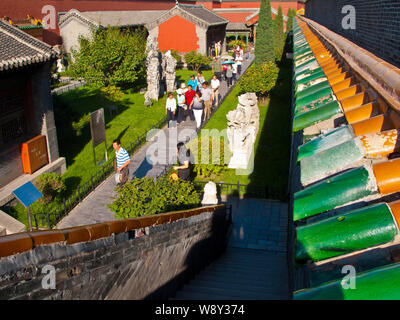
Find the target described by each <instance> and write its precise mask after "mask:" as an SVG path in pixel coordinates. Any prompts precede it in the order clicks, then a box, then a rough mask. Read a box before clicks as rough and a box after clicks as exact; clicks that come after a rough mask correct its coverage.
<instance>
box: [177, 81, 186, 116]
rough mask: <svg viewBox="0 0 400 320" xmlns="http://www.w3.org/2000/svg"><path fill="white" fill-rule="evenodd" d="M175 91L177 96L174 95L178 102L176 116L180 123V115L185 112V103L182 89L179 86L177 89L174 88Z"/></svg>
mask: <svg viewBox="0 0 400 320" xmlns="http://www.w3.org/2000/svg"><path fill="white" fill-rule="evenodd" d="M176 93H177V94H178V96H177V97H176V99H177V104H178V108H177V111H178V117H177V118H178V123H180V121H179V119H180V120H182V116H183V115H184V114H185V113H186V110H187V105H186V99H185V95H184V94H183V90H182V89H181V88H179V89H178V90H176ZM175 118H176V117H175Z"/></svg>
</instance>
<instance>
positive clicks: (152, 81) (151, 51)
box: [145, 37, 162, 105]
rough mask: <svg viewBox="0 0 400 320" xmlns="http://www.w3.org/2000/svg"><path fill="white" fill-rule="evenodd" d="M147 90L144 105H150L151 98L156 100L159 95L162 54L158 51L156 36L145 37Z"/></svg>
mask: <svg viewBox="0 0 400 320" xmlns="http://www.w3.org/2000/svg"><path fill="white" fill-rule="evenodd" d="M146 52H147V57H146V67H147V92H146V93H145V105H151V100H158V98H159V97H160V82H161V76H162V68H161V62H162V56H161V53H160V52H159V51H158V42H157V40H156V38H151V37H148V39H147V48H146Z"/></svg>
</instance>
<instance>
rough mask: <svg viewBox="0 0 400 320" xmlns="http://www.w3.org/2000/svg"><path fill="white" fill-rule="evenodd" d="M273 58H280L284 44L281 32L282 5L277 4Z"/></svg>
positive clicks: (283, 34)
mask: <svg viewBox="0 0 400 320" xmlns="http://www.w3.org/2000/svg"><path fill="white" fill-rule="evenodd" d="M274 25H275V30H274V31H275V58H276V60H280V59H281V57H282V54H283V48H284V46H285V33H284V32H283V13H282V7H281V6H279V9H278V14H277V15H276V17H275V23H274Z"/></svg>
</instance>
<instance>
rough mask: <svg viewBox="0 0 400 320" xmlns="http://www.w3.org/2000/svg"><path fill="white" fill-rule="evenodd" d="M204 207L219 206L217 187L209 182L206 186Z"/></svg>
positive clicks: (202, 202)
mask: <svg viewBox="0 0 400 320" xmlns="http://www.w3.org/2000/svg"><path fill="white" fill-rule="evenodd" d="M201 204H202V205H212V204H218V198H217V185H216V184H215V183H214V182H212V181H209V182H208V183H207V184H206V185H205V186H204V196H203V200H202V201H201Z"/></svg>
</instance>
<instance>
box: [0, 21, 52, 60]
mask: <svg viewBox="0 0 400 320" xmlns="http://www.w3.org/2000/svg"><path fill="white" fill-rule="evenodd" d="M14 28H15V27H14ZM15 29H16V30H18V31H20V30H19V29H18V28H15ZM0 32H3V33H5V34H6V35H8V36H9V37H11V38H13V39H14V40H17V41H19V42H23V43H24V45H26V46H28V47H30V48H31V49H33V50H35V51H38V52H39V53H40V54H43V55H47V54H50V53H49V52H46V51H44V50H43V49H40V48H38V47H36V46H34V45H32V44H31V43H29V42H27V41H26V40H25V39H22V38H20V37H18V36H17V35H15V34H12V33H11V32H9V31H7V30H5V29H4V28H3V29H1V30H0ZM21 32H23V31H21ZM23 33H24V35H27V34H26V33H25V32H23ZM32 38H33V39H35V40H36V38H34V37H32Z"/></svg>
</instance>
